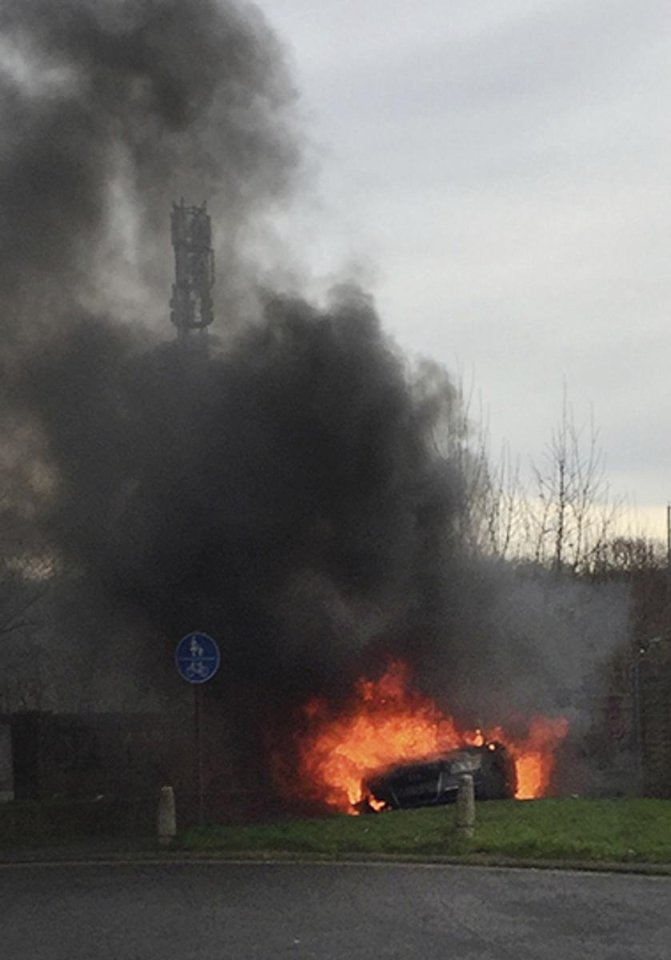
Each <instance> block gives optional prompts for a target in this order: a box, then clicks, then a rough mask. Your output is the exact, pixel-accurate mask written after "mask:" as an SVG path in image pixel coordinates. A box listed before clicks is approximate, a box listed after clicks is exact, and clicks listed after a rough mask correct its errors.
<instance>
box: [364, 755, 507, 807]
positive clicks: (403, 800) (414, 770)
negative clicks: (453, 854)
mask: <svg viewBox="0 0 671 960" xmlns="http://www.w3.org/2000/svg"><path fill="white" fill-rule="evenodd" d="M464 761H465V764H464ZM465 765H466V766H467V767H471V768H474V769H473V784H474V787H475V797H476V799H477V800H508V799H512V798H513V797H514V796H515V793H516V792H517V772H516V769H515V761H514V760H513V758H512V757H511V755H510V753H509V752H508V751H507V750H506V748H505V747H504V745H503V744H502V743H499V742H498V741H495V740H492V741H490V742H489V743H485V744H483V745H481V746H477V747H476V746H465V747H462V748H460V749H458V750H451V751H450V752H449V753H445V754H442V755H441V756H439V757H433V758H431V759H427V760H421V761H418V762H412V763H402V764H398V765H396V766H394V767H390V768H389V769H387V770H385V771H384V772H383V773H381V774H380V773H378V774H375V775H373V776H372V777H370V778H369V779H368V780H366V781H365V782H364V785H363V786H364V799H363V801H362V803H361V810H362V812H364V813H373V812H376V811H380V810H404V809H408V808H411V807H429V806H436V805H438V804H444V803H452V802H453V801H455V800H456V798H457V791H458V789H459V776H460V774H461V773H462V772H464V766H465Z"/></svg>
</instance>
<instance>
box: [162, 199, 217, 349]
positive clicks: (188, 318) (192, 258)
mask: <svg viewBox="0 0 671 960" xmlns="http://www.w3.org/2000/svg"><path fill="white" fill-rule="evenodd" d="M171 224H172V245H173V247H174V249H175V282H174V283H173V285H172V297H171V299H170V319H171V321H172V322H173V323H174V324H175V326H176V327H177V337H178V339H179V340H181V341H182V342H184V343H186V342H187V340H188V338H189V334H190V332H191V331H192V330H200V332H201V336H203V337H206V336H207V328H208V327H209V325H210V324H211V323H212V321H213V320H214V310H213V306H212V287H213V286H214V254H213V253H212V224H211V222H210V217H209V215H208V212H207V204H205V203H203V204H201V206H193V207H190V206H186V205H185V203H184V200H180V202H179V203H173V205H172V218H171Z"/></svg>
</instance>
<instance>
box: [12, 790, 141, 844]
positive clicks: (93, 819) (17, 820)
mask: <svg viewBox="0 0 671 960" xmlns="http://www.w3.org/2000/svg"><path fill="white" fill-rule="evenodd" d="M151 812H152V813H153V809H152V811H151ZM153 829H154V821H153V817H149V816H148V815H147V804H146V803H142V802H139V803H135V804H128V803H124V804H123V805H120V804H118V803H115V802H113V801H109V800H67V799H54V800H41V801H37V800H26V801H20V802H13V803H4V804H0V850H1V849H12V848H16V847H35V846H54V845H56V846H62V845H69V844H72V843H86V842H88V843H91V842H94V843H95V842H98V841H100V840H114V839H116V838H119V839H124V838H127V837H131V836H133V837H136V836H139V835H141V834H143V835H144V836H151V832H152V830H153Z"/></svg>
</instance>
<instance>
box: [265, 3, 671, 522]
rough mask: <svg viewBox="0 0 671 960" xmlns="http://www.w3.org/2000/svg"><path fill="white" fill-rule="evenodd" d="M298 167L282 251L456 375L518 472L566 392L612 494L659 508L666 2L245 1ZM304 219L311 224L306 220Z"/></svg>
mask: <svg viewBox="0 0 671 960" xmlns="http://www.w3.org/2000/svg"><path fill="white" fill-rule="evenodd" d="M261 6H262V7H263V9H264V11H265V13H266V15H267V17H268V19H269V20H270V21H271V23H272V24H273V25H274V26H275V28H276V30H277V32H278V33H279V34H280V36H281V37H282V38H283V40H284V41H285V43H286V44H287V47H288V50H289V56H290V59H291V62H292V64H293V71H294V76H295V78H296V83H297V86H298V89H299V91H300V95H301V100H300V109H301V113H302V116H303V123H304V127H305V130H306V134H307V137H308V140H309V142H310V147H309V150H308V157H309V163H310V165H311V166H313V167H315V166H317V167H318V171H317V174H316V181H315V183H314V186H313V187H312V190H311V198H310V203H309V204H306V209H305V211H304V212H303V214H302V215H301V216H298V215H295V218H294V221H293V227H292V230H293V233H292V236H291V241H292V243H293V244H294V245H295V247H296V250H297V256H298V257H299V258H302V260H303V261H304V262H305V263H306V264H308V265H309V266H310V268H311V269H312V270H313V272H314V274H315V275H316V276H317V277H320V278H321V279H322V280H325V279H326V278H327V277H328V276H329V275H336V274H337V273H338V271H340V270H343V269H344V270H346V271H349V272H350V273H351V274H353V275H355V276H359V277H360V278H361V279H362V282H364V283H365V284H366V285H367V286H368V287H369V288H370V289H371V290H372V292H373V293H374V295H375V297H376V300H377V303H378V306H379V309H380V312H381V314H382V317H383V320H384V324H385V326H386V328H387V329H388V330H389V332H390V333H392V334H393V335H394V337H395V338H396V339H397V340H398V341H399V342H400V343H401V344H402V346H403V347H404V348H405V349H406V350H408V351H410V352H418V353H422V354H425V355H428V356H430V357H432V358H434V359H437V360H439V361H440V362H442V363H443V364H445V365H446V366H447V367H448V368H449V369H451V370H453V371H461V373H462V375H463V377H464V379H465V381H466V383H467V384H468V385H469V386H472V387H473V389H474V394H475V399H474V411H475V408H477V407H478V405H479V404H480V401H481V402H482V405H483V407H484V410H485V413H486V417H487V419H488V421H489V426H490V432H491V435H492V444H493V447H494V449H496V448H498V446H499V445H500V444H501V443H502V442H503V441H506V442H507V443H508V444H509V446H510V448H511V451H512V453H513V455H514V456H516V457H519V459H520V463H521V465H522V466H523V467H524V466H526V464H527V463H528V461H529V458H530V457H534V458H536V459H538V458H539V457H540V456H541V454H542V450H543V447H544V445H545V444H546V443H547V441H548V439H549V437H550V433H551V430H552V428H553V425H555V424H556V422H557V420H558V418H559V416H560V412H561V405H562V392H563V384H564V382H566V385H567V393H568V398H569V401H570V403H571V404H572V406H573V408H574V411H575V419H576V421H577V422H578V423H585V424H586V423H588V421H589V418H590V415H591V411H593V415H594V420H595V423H596V425H597V427H598V428H599V433H600V443H601V445H602V447H603V449H604V452H605V455H606V461H607V473H608V476H609V478H610V483H611V486H612V489H613V492H614V493H615V494H618V495H619V494H626V495H629V497H630V498H632V499H633V500H634V501H635V502H636V504H637V505H638V508H639V513H640V516H641V517H644V518H646V520H647V519H648V517H649V513H648V511H650V510H654V511H656V512H655V513H653V516H654V517H655V518H656V521H657V531H658V532H661V531H662V530H663V529H664V525H665V504H666V502H667V500H668V499H669V497H671V475H670V473H669V469H668V467H669V459H670V458H669V445H670V439H671V387H670V386H669V373H670V369H671V363H670V362H669V361H670V355H671V346H670V345H669V344H670V330H671V322H670V313H671V311H670V309H669V308H670V306H671V191H670V190H669V185H668V181H669V178H670V176H671V122H670V118H669V102H670V101H671V71H670V70H669V64H670V63H671V6H669V4H668V0H639V2H637V3H633V2H632V0H425V2H424V3H416V2H413V0H319V2H315V0H265V2H264V0H261ZM308 206H309V210H308Z"/></svg>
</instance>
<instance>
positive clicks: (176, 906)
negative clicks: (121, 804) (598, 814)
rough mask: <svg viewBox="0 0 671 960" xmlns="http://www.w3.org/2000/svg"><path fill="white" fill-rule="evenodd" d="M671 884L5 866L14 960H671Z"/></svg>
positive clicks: (2, 874)
mask: <svg viewBox="0 0 671 960" xmlns="http://www.w3.org/2000/svg"><path fill="white" fill-rule="evenodd" d="M670 956H671V878H664V877H644V876H630V875H622V874H619V875H611V874H587V873H570V872H566V873H564V872H559V871H540V870H504V869H488V868H479V867H454V866H427V867H423V866H414V865H413V866H393V865H382V864H378V865H375V864H371V865H356V864H352V865H349V864H341V865H337V864H328V865H321V864H314V863H313V864H307V863H306V864H298V863H294V864H289V863H284V864H282V863H262V864H260V863H172V864H166V863H153V864H152V863H145V864H140V863H135V864H132V863H127V864H114V863H110V864H89V865H76V864H73V865H67V864H62V863H61V864H53V865H34V864H33V865H30V864H14V865H11V864H7V865H2V866H0V957H2V958H3V960H228V958H234V960H284V958H292V960H312V958H318V960H364V958H366V960H372V958H374V960H380V958H398V960H401V958H402V960H414V958H422V960H434V958H460V960H573V958H576V960H668V958H669V957H670Z"/></svg>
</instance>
